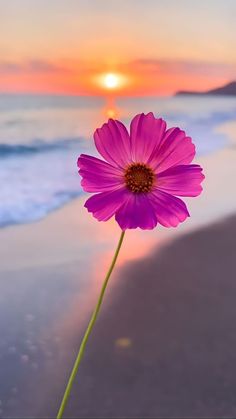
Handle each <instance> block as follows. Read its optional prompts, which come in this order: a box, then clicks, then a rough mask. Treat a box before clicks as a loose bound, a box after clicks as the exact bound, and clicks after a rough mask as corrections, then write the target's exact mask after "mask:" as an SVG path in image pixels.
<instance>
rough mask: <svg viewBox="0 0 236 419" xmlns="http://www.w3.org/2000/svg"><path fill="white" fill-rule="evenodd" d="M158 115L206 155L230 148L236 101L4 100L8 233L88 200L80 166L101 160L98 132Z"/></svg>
mask: <svg viewBox="0 0 236 419" xmlns="http://www.w3.org/2000/svg"><path fill="white" fill-rule="evenodd" d="M150 111H153V112H154V113H155V115H156V116H162V117H163V118H164V119H166V121H167V123H168V125H169V126H180V127H181V128H183V129H185V130H186V132H187V134H188V135H190V136H192V138H193V140H194V142H195V144H196V148H197V153H198V155H203V154H208V153H213V152H215V151H216V150H218V149H221V148H224V147H227V145H229V144H230V135H229V130H224V126H226V125H228V124H230V123H231V122H235V120H236V98H232V97H216V96H211V97H210V96H208V97H207V96H204V97H201V96H189V97H186V96H176V97H162V98H161V97H143V98H117V99H116V100H115V99H114V98H109V99H107V98H99V97H78V96H49V95H8V94H2V95H0V203H1V204H0V227H7V226H10V225H13V224H24V223H29V222H34V221H37V220H40V219H42V218H43V217H46V216H47V214H49V213H50V212H52V211H55V210H57V209H59V208H60V207H62V206H63V205H65V204H67V203H68V202H70V201H71V200H73V199H75V198H76V197H78V196H79V195H80V194H82V193H83V191H82V189H81V187H80V178H79V176H78V174H77V167H76V162H77V158H78V156H79V154H80V153H88V154H93V155H97V152H96V150H95V147H94V144H93V141H92V138H93V132H94V130H95V129H96V127H98V126H100V125H101V124H102V123H103V122H105V121H106V120H107V118H108V115H110V116H113V115H114V116H115V117H116V118H118V119H121V120H122V121H123V122H124V123H125V124H129V122H130V120H131V118H132V117H133V116H134V115H135V114H136V113H139V112H150Z"/></svg>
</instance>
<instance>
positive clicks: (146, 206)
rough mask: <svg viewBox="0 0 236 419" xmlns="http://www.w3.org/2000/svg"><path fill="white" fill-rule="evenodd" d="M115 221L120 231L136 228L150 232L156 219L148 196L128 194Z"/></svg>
mask: <svg viewBox="0 0 236 419" xmlns="http://www.w3.org/2000/svg"><path fill="white" fill-rule="evenodd" d="M116 221H117V222H118V224H119V226H120V227H121V229H122V230H126V229H128V228H137V227H140V228H142V229H143V230H152V229H153V228H154V227H155V226H156V224H157V217H156V214H155V211H154V209H153V207H152V205H151V204H150V202H149V199H148V195H147V194H134V193H130V192H128V195H127V199H126V201H125V202H124V204H123V205H122V206H121V207H120V209H119V210H118V211H117V213H116Z"/></svg>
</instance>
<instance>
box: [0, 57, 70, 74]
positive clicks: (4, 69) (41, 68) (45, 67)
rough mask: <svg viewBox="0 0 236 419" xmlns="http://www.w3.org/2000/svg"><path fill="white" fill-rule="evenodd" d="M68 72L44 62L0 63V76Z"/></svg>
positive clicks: (58, 66) (35, 60)
mask: <svg viewBox="0 0 236 419" xmlns="http://www.w3.org/2000/svg"><path fill="white" fill-rule="evenodd" d="M62 71H68V69H67V68H65V67H63V66H61V65H57V64H54V63H52V62H49V61H46V60H37V59H33V60H28V61H24V62H13V61H0V74H7V75H9V74H15V75H17V74H24V73H31V74H32V73H33V74H37V73H58V72H62Z"/></svg>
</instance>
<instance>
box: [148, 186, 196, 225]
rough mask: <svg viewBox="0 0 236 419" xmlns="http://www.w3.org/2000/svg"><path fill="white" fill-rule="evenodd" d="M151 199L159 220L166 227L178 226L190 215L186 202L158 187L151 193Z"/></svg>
mask: <svg viewBox="0 0 236 419" xmlns="http://www.w3.org/2000/svg"><path fill="white" fill-rule="evenodd" d="M149 199H150V202H151V203H152V206H153V208H154V210H155V213H156V217H157V221H158V222H159V223H160V224H161V225H163V226H164V227H176V226H177V225H178V224H179V223H182V222H183V221H184V220H185V219H186V218H187V217H189V212H188V210H187V207H186V205H185V203H184V202H183V201H182V200H181V199H179V198H176V197H175V196H172V195H169V194H168V193H165V192H163V191H160V190H158V189H156V190H155V191H153V192H150V193H149Z"/></svg>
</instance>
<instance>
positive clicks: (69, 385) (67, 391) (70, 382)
mask: <svg viewBox="0 0 236 419" xmlns="http://www.w3.org/2000/svg"><path fill="white" fill-rule="evenodd" d="M124 235H125V231H122V233H121V236H120V239H119V242H118V246H117V248H116V251H115V254H114V256H113V259H112V262H111V266H110V268H109V270H108V272H107V274H106V277H105V280H104V282H103V286H102V289H101V292H100V295H99V298H98V302H97V305H96V307H95V310H94V312H93V315H92V317H91V319H90V322H89V324H88V327H87V329H86V332H85V334H84V337H83V340H82V342H81V345H80V348H79V352H78V355H77V358H76V360H75V363H74V366H73V369H72V371H71V374H70V378H69V380H68V383H67V386H66V389H65V393H64V396H63V399H62V402H61V406H60V409H59V411H58V414H57V419H61V418H62V416H63V413H64V410H65V407H66V404H67V402H68V399H69V396H70V392H71V389H72V386H73V382H74V380H75V377H76V374H77V371H78V368H79V365H80V362H81V359H82V356H83V354H84V350H85V347H86V344H87V341H88V338H89V335H90V333H91V332H92V329H93V326H94V324H95V322H96V319H97V316H98V313H99V310H100V307H101V305H102V301H103V297H104V294H105V291H106V287H107V284H108V281H109V278H110V276H111V273H112V271H113V269H114V266H115V264H116V260H117V257H118V255H119V252H120V248H121V245H122V242H123V239H124Z"/></svg>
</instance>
